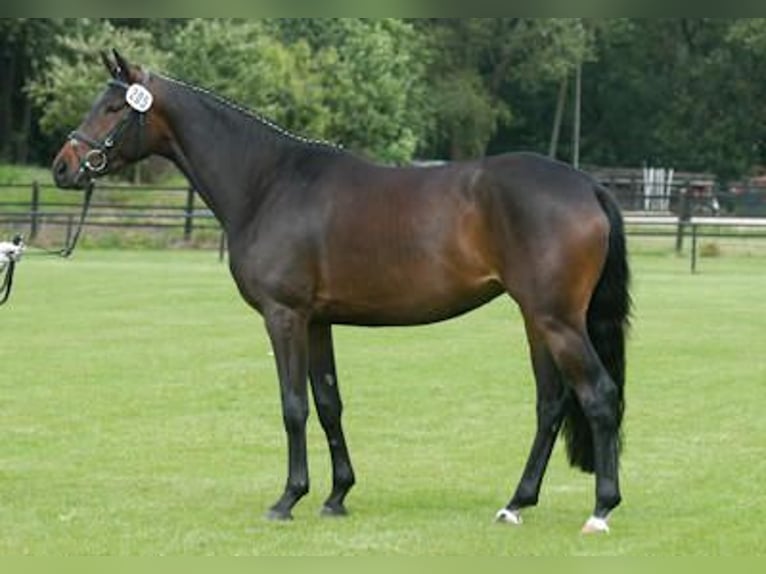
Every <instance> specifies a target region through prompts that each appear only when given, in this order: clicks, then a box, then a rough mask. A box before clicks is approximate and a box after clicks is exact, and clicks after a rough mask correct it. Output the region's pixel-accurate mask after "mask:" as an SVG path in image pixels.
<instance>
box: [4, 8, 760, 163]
mask: <svg viewBox="0 0 766 574" xmlns="http://www.w3.org/2000/svg"><path fill="white" fill-rule="evenodd" d="M111 47H116V48H118V49H120V50H122V51H123V52H124V53H125V55H126V56H128V57H129V58H130V59H131V61H134V62H138V63H143V64H145V65H147V66H149V67H151V68H155V69H157V70H160V71H162V72H165V73H168V74H170V75H172V76H175V77H179V78H180V79H184V80H187V81H190V82H193V83H197V84H199V85H201V86H203V87H206V88H209V89H212V90H214V91H217V92H220V93H222V94H224V95H225V96H226V97H229V98H231V99H233V100H236V101H238V102H240V103H241V104H243V105H245V106H247V107H250V108H252V109H254V110H255V111H256V112H258V113H260V114H262V115H264V116H266V117H268V118H270V119H273V120H274V121H275V122H277V123H278V124H280V125H282V126H284V127H285V128H287V129H290V130H291V131H294V132H296V133H299V134H301V135H304V136H307V137H312V138H320V139H327V140H330V141H336V142H339V143H341V144H343V145H345V146H346V147H348V148H351V149H354V150H357V151H360V152H362V153H365V154H368V155H370V156H372V157H374V158H376V159H381V160H384V161H389V162H406V161H408V160H409V159H411V158H412V157H413V156H414V155H417V156H420V157H441V158H445V159H446V158H464V157H477V156H481V155H483V154H485V153H495V152H501V151H507V150H510V149H531V150H537V151H541V152H545V151H546V150H547V147H548V141H549V138H550V133H551V127H552V125H553V115H554V111H555V108H556V103H557V100H558V93H559V88H560V86H561V84H562V80H563V79H565V78H567V77H571V75H572V73H573V70H574V69H575V67H576V66H577V65H578V64H580V63H584V64H585V65H584V68H583V122H582V128H583V129H582V150H581V156H582V161H583V163H584V164H591V165H593V164H596V165H622V166H640V165H642V164H645V163H651V164H654V165H665V166H668V167H671V166H672V167H674V168H676V169H677V170H694V171H712V172H715V173H717V174H719V175H720V176H722V177H724V178H731V177H737V176H740V175H742V174H745V173H747V172H748V171H749V170H752V169H753V168H754V167H755V166H758V165H762V164H764V163H766V145H765V144H764V142H766V128H764V126H766V111H765V109H764V107H763V105H762V102H763V101H764V100H765V99H766V87H764V86H766V65H764V64H765V63H766V20H765V19H761V18H747V19H745V18H740V19H714V18H660V19H657V18H655V19H641V18H422V19H394V18H384V19H363V18H324V19H319V18H295V19H286V18H270V19H260V20H247V19H204V20H203V19H195V20H190V19H181V18H178V19H107V20H103V19H98V20H97V19H94V20H87V19H47V20H46V19H41V20H35V19H2V20H0V49H2V50H3V51H4V53H5V54H6V55H7V59H6V61H7V62H8V65H7V66H5V65H4V66H3V67H2V68H0V100H2V102H0V103H1V104H2V106H1V107H0V156H5V157H6V158H11V159H13V158H25V157H29V156H33V157H37V156H40V155H41V154H42V155H44V153H45V150H46V149H49V148H50V149H55V147H56V146H57V145H58V143H59V142H60V141H61V138H62V137H63V136H64V134H66V132H67V131H68V130H70V129H71V128H72V127H73V126H74V125H77V123H78V122H79V121H80V118H81V116H82V114H83V113H84V111H85V110H86V109H87V108H88V106H89V105H90V100H91V98H92V97H93V95H95V94H96V93H98V91H99V88H100V86H101V85H102V82H103V79H104V77H105V75H104V71H103V69H102V67H101V66H100V64H99V63H98V59H97V53H98V51H99V50H102V49H110V48H111ZM24 83H26V85H27V86H28V91H27V92H23V91H22V90H21V89H20V86H22V85H24ZM571 84H572V82H570V86H571ZM26 93H28V94H29V96H30V97H31V98H32V101H33V102H34V104H35V107H34V109H30V107H29V105H28V103H29V102H28V100H27V99H25V94H26ZM566 109H567V112H566V113H565V117H564V125H563V128H562V136H561V140H562V142H563V145H562V147H563V148H564V149H563V151H562V157H565V156H566V155H567V153H568V150H567V149H566V147H567V146H568V145H569V141H570V138H569V137H568V135H569V133H571V122H572V120H571V113H570V112H569V110H570V109H571V100H570V101H569V102H568V103H567V108H566ZM30 149H31V150H32V151H31V153H30ZM48 160H49V158H48V157H45V161H43V162H42V163H47V161H48Z"/></svg>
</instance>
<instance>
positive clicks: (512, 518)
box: [495, 508, 523, 526]
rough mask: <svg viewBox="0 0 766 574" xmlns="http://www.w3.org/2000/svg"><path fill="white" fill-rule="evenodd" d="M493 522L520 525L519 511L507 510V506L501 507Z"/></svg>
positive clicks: (521, 521)
mask: <svg viewBox="0 0 766 574" xmlns="http://www.w3.org/2000/svg"><path fill="white" fill-rule="evenodd" d="M495 522H500V523H502V524H512V525H514V526H521V524H522V523H523V520H522V519H521V513H520V512H519V511H518V510H508V509H507V508H503V509H502V510H500V511H499V512H498V513H497V515H495Z"/></svg>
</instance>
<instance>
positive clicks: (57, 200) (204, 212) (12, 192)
mask: <svg viewBox="0 0 766 574" xmlns="http://www.w3.org/2000/svg"><path fill="white" fill-rule="evenodd" d="M142 191H151V192H160V193H162V199H161V200H160V201H151V202H148V201H147V202H143V201H141V200H129V194H132V195H134V196H135V195H136V193H137V192H139V193H140V192H142ZM104 195H106V196H107V198H106V199H103V196H104ZM81 202H82V195H81V193H80V192H63V191H60V190H58V189H56V188H55V187H53V186H49V185H41V184H40V183H38V182H36V181H35V182H32V183H30V184H28V185H19V184H0V226H3V227H6V228H13V229H14V230H15V231H17V232H22V233H24V234H25V236H26V237H27V238H28V239H29V240H30V241H33V240H35V239H36V238H37V237H38V236H39V234H40V233H41V231H42V230H43V229H44V228H45V227H48V226H54V227H65V228H67V230H71V228H72V227H73V226H74V225H75V224H76V222H77V219H78V218H79V213H80V210H81V208H82V203H81ZM85 225H86V227H92V228H147V229H164V230H171V231H178V233H179V236H180V238H181V239H183V240H184V241H190V240H191V239H192V237H193V235H194V233H195V231H198V230H203V229H206V230H220V225H219V224H218V222H217V221H216V219H215V217H214V216H213V214H212V213H211V212H210V210H209V209H207V207H206V206H204V205H202V204H201V202H200V201H199V200H198V199H197V198H196V195H195V193H194V190H193V189H191V188H183V187H136V186H130V187H125V186H107V185H98V186H97V188H96V192H95V194H94V198H93V201H92V202H91V205H90V210H89V212H88V218H87V221H86V224H85Z"/></svg>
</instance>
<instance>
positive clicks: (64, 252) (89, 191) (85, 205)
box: [53, 181, 94, 259]
mask: <svg viewBox="0 0 766 574" xmlns="http://www.w3.org/2000/svg"><path fill="white" fill-rule="evenodd" d="M93 188H94V185H93V181H88V187H86V188H85V197H84V198H83V201H82V211H81V212H80V221H78V222H77V229H76V230H75V232H74V235H73V236H72V238H71V239H70V241H69V243H68V244H67V245H65V246H64V247H63V248H62V249H61V250H60V251H57V252H53V253H54V254H56V255H60V256H61V257H63V258H65V259H66V258H68V257H69V256H70V255H72V253H73V252H74V248H75V247H77V241H78V240H79V239H80V233H82V228H83V227H84V226H85V218H86V217H87V216H88V209H89V208H90V200H91V198H92V197H93Z"/></svg>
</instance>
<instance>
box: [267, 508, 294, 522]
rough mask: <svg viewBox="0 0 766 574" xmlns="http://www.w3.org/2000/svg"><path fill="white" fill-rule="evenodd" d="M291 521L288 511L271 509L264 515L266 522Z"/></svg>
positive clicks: (291, 517) (291, 516)
mask: <svg viewBox="0 0 766 574" xmlns="http://www.w3.org/2000/svg"><path fill="white" fill-rule="evenodd" d="M292 519H293V515H292V514H291V513H290V511H289V510H278V509H276V508H272V509H270V510H269V511H268V512H267V513H266V520H271V521H272V522H289V521H290V520H292Z"/></svg>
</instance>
